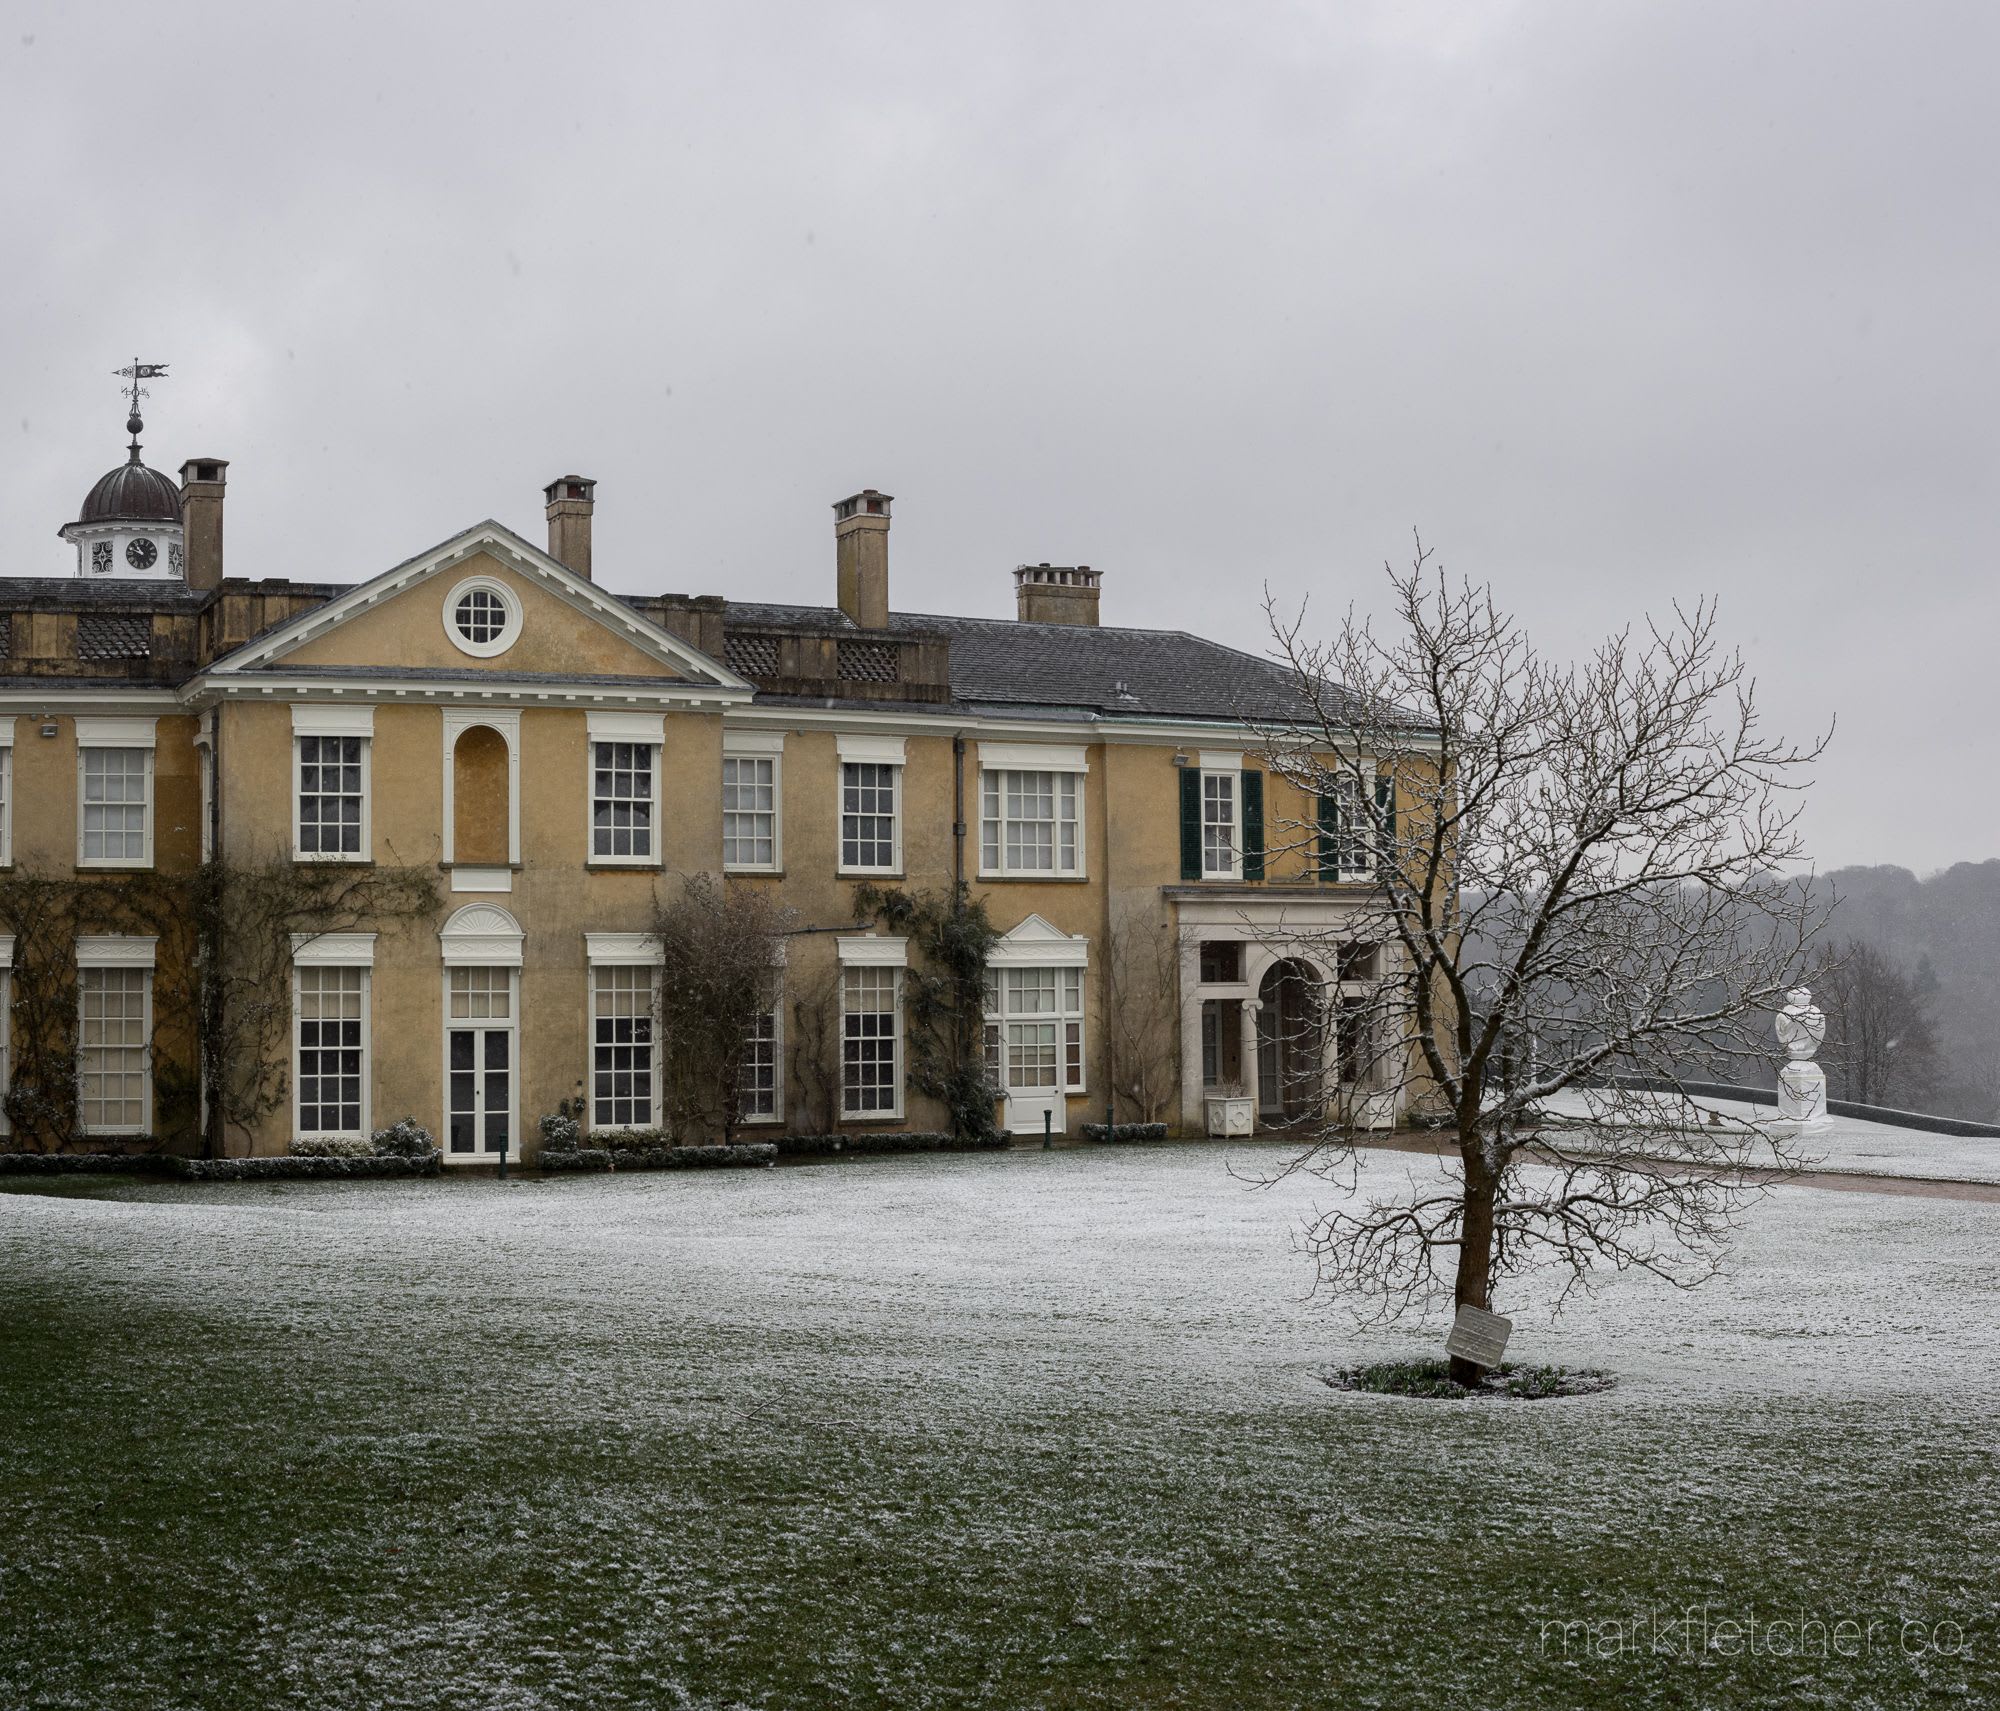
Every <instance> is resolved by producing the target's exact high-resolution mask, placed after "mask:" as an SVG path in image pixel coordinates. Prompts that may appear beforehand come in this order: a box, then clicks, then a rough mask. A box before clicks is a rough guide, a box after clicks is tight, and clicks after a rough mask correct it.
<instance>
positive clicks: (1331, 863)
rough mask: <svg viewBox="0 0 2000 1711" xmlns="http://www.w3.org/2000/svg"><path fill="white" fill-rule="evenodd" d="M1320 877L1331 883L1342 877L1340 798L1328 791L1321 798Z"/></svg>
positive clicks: (1322, 880) (1325, 882)
mask: <svg viewBox="0 0 2000 1711" xmlns="http://www.w3.org/2000/svg"><path fill="white" fill-rule="evenodd" d="M1318 855H1319V878H1320V883H1321V884H1322V885H1330V884H1332V883H1333V881H1335V880H1336V879H1338V878H1339V877H1340V798H1339V797H1338V796H1336V795H1334V794H1333V792H1332V791H1328V792H1327V793H1326V794H1325V795H1323V796H1322V797H1320V799H1319V851H1318Z"/></svg>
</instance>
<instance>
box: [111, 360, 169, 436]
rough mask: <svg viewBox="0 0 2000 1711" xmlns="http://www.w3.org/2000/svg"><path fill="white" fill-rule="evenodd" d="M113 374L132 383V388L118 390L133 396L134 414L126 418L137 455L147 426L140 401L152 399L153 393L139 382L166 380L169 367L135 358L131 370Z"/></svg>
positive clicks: (127, 427) (116, 371) (122, 369)
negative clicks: (142, 432)
mask: <svg viewBox="0 0 2000 1711" xmlns="http://www.w3.org/2000/svg"><path fill="white" fill-rule="evenodd" d="M112 372H113V373H115V374H116V375H117V376H118V377H119V378H120V379H121V380H129V381H130V382H131V383H132V384H131V385H130V386H121V387H120V388H119V389H118V390H119V391H120V392H121V393H124V392H129V393H131V394H132V414H131V415H129V416H127V417H126V418H125V431H126V433H128V434H130V435H131V436H132V450H133V451H134V452H135V453H136V452H137V451H138V449H139V431H140V429H142V428H144V427H145V425H146V424H145V423H144V422H143V421H142V420H141V419H140V416H139V400H140V399H141V398H150V397H152V393H150V392H149V391H147V390H146V388H145V387H143V386H141V385H140V384H139V382H140V381H142V380H159V379H162V378H164V376H165V375H166V372H167V365H166V364H165V363H163V362H141V361H140V360H139V359H138V358H137V357H136V356H135V357H134V358H133V359H132V366H131V367H130V368H120V369H114V370H113V371H112Z"/></svg>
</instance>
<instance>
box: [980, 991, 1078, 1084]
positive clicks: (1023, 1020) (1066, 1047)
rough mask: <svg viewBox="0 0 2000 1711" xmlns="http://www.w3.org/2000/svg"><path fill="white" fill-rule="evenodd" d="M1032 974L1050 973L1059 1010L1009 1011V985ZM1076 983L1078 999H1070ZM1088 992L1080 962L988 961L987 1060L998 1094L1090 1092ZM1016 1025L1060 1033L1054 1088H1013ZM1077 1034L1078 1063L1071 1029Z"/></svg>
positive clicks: (1057, 1039)
mask: <svg viewBox="0 0 2000 1711" xmlns="http://www.w3.org/2000/svg"><path fill="white" fill-rule="evenodd" d="M1025 975H1034V976H1036V977H1037V979H1038V980H1039V978H1040V977H1041V976H1043V975H1048V976H1052V977H1053V980H1052V984H1053V985H1054V988H1055V1008H1054V1009H1051V1010H1020V1011H1016V1010H1011V1009H1009V1008H1008V1002H1007V1000H1008V989H1009V986H1010V985H1018V984H1019V980H1020V977H1022V976H1025ZM1072 987H1074V990H1075V998H1076V1001H1075V1003H1074V1005H1072V1004H1071V1003H1070V1002H1069V991H1070V988H1072ZM1089 1004H1090V995H1089V993H1088V992H1087V991H1086V990H1085V986H1084V969H1083V965H1082V963H1081V962H1060V963H1059V962H1021V961H1001V962H989V963H988V964H987V965H986V1037H985V1044H986V1061H987V1067H988V1070H989V1072H990V1073H992V1074H993V1076H994V1083H993V1085H994V1088H995V1090H996V1091H997V1092H1000V1093H1003V1094H1007V1095H1009V1096H1010V1097H1011V1096H1026V1097H1028V1098H1044V1097H1047V1096H1048V1095H1050V1094H1071V1093H1087V1092H1089V1087H1088V1085H1087V1083H1088V1080H1089V1069H1088V1064H1089V1056H1090V1033H1089V1027H1088V1024H1087V1022H1086V1020H1085V1013H1086V1011H1087V1010H1088V1008H1089ZM1015 1027H1053V1028H1054V1029H1055V1031H1056V1038H1055V1052H1056V1083H1055V1085H1054V1086H1053V1087H1027V1086H1021V1087H1017V1086H1015V1084H1014V1082H1013V1080H1012V1079H1011V1077H1010V1075H1009V1073H1008V1072H1009V1067H1010V1065H1011V1064H1012V1062H1013V1053H1014V1041H1013V1038H1012V1034H1011V1030H1012V1029H1013V1028H1015ZM1071 1029H1074V1030H1075V1032H1076V1039H1075V1062H1074V1065H1072V1062H1071V1040H1070V1031H1071Z"/></svg>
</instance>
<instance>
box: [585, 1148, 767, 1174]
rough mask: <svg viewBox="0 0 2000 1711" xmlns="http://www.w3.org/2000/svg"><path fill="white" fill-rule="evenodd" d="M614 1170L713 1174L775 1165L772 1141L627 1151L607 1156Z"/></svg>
mask: <svg viewBox="0 0 2000 1711" xmlns="http://www.w3.org/2000/svg"><path fill="white" fill-rule="evenodd" d="M608 1156H609V1157H610V1159H611V1168H612V1169H613V1170H619V1171H625V1170H714V1169H718V1168H726V1167H729V1166H732V1165H734V1166H738V1167H746V1166H754V1165H765V1164H771V1163H773V1162H775V1160H776V1159H777V1156H778V1149H777V1148H776V1147H774V1146H773V1145H772V1144H771V1143H770V1142H769V1141H749V1142H744V1141H738V1142H735V1143H733V1144H731V1145H729V1146H714V1147H624V1148H621V1149H619V1150H618V1151H617V1152H615V1153H611V1154H609V1155H608Z"/></svg>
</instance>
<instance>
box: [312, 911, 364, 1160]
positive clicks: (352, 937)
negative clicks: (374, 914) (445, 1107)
mask: <svg viewBox="0 0 2000 1711" xmlns="http://www.w3.org/2000/svg"><path fill="white" fill-rule="evenodd" d="M309 968H311V969H322V968H334V969H358V970H360V973H361V1098H360V1106H361V1126H360V1127H359V1128H358V1129H308V1128H305V1127H304V1126H303V1125H302V1124H301V1122H300V1120H299V1119H300V1112H301V1110H302V1109H303V1101H302V1099H301V1097H300V1094H301V1091H302V1088H303V1084H304V1075H303V1073H302V1068H303V1062H304V1057H305V1048H304V1045H303V1043H302V1041H301V1039H300V1029H301V1027H302V1026H303V1024H304V1017H303V1016H302V1015H301V1013H300V1011H301V1004H300V999H301V998H302V996H303V991H302V988H303V985H304V982H303V981H302V980H301V979H300V978H299V977H300V975H301V973H302V972H303V971H304V970H306V969H309ZM322 1049H324V1048H322ZM336 1049H337V1048H336ZM374 1091H375V935H374V934H373V933H321V934H319V935H318V936H316V937H315V936H312V935H309V934H305V933H294V934H293V935H292V1135H293V1137H294V1138H295V1139H297V1140H353V1139H357V1138H359V1139H363V1140H365V1139H366V1138H367V1137H368V1136H369V1135H372V1134H373V1133H374V1132H375V1128H374V1123H375V1117H374V1110H375V1105H374Z"/></svg>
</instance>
